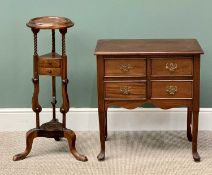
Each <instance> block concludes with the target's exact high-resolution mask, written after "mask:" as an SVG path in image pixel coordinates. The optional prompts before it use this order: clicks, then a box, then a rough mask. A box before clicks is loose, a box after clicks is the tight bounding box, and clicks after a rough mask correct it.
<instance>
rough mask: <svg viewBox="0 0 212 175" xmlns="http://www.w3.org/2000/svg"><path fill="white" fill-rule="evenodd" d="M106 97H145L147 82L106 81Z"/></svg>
mask: <svg viewBox="0 0 212 175" xmlns="http://www.w3.org/2000/svg"><path fill="white" fill-rule="evenodd" d="M105 98H106V99H127V100H129V99H134V100H136V99H144V98H146V82H105Z"/></svg>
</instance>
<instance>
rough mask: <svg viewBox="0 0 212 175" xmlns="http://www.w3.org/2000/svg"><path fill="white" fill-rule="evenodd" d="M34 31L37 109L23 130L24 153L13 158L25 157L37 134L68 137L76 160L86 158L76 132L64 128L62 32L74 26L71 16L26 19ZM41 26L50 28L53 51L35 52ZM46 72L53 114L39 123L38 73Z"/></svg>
mask: <svg viewBox="0 0 212 175" xmlns="http://www.w3.org/2000/svg"><path fill="white" fill-rule="evenodd" d="M27 26H28V27H31V29H32V32H33V34H34V57H33V75H34V77H33V78H32V82H33V84H34V94H33V97H32V109H33V111H34V112H35V113H36V128H34V129H31V130H29V131H28V132H27V134H26V149H25V151H24V152H23V153H20V154H17V155H15V156H14V157H13V160H14V161H17V160H22V159H25V158H26V156H27V155H28V154H29V153H30V151H31V149H32V143H33V139H34V138H36V137H47V138H54V139H55V140H56V141H59V140H60V138H62V137H65V138H66V139H67V140H68V144H69V148H70V152H71V153H72V154H73V155H74V157H75V158H76V159H77V160H80V161H87V157H86V156H84V155H80V154H79V153H78V152H77V150H76V148H75V141H76V135H75V133H74V131H72V130H70V129H67V128H66V113H67V112H68V111H69V106H70V105H69V98H68V93H67V84H68V78H67V56H66V50H65V34H66V32H67V28H68V27H71V26H73V23H72V22H71V20H69V19H67V18H64V17H38V18H34V19H32V20H30V21H29V23H27ZM40 29H51V31H52V52H51V53H49V54H45V55H41V56H39V55H38V53H37V34H38V32H39V30H40ZM55 29H59V31H60V33H61V35H62V54H61V55H59V54H57V53H56V51H55ZM40 75H46V76H51V78H52V102H51V104H52V109H53V118H52V120H51V121H50V122H47V123H44V124H42V125H41V126H40V117H39V113H40V112H41V110H42V107H41V105H40V104H39V101H38V96H39V76H40ZM56 76H59V77H61V84H62V106H61V108H60V112H61V113H62V116H63V121H62V123H60V122H59V121H58V119H57V118H56V111H55V110H56V103H57V100H56Z"/></svg>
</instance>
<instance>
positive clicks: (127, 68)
mask: <svg viewBox="0 0 212 175" xmlns="http://www.w3.org/2000/svg"><path fill="white" fill-rule="evenodd" d="M132 68H133V66H132V65H130V64H120V65H119V69H120V70H121V71H122V72H123V73H127V72H129V71H130V69H132Z"/></svg>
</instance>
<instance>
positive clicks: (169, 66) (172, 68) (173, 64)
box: [166, 63, 177, 72]
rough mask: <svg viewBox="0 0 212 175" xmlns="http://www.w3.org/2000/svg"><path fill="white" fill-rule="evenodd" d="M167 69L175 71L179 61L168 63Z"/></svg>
mask: <svg viewBox="0 0 212 175" xmlns="http://www.w3.org/2000/svg"><path fill="white" fill-rule="evenodd" d="M166 69H167V70H169V71H170V72H174V71H175V70H176V69H177V63H166Z"/></svg>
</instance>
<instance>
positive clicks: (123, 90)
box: [120, 86, 130, 95]
mask: <svg viewBox="0 0 212 175" xmlns="http://www.w3.org/2000/svg"><path fill="white" fill-rule="evenodd" d="M120 93H121V94H122V95H129V94H130V88H129V87H128V86H125V87H120Z"/></svg>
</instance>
